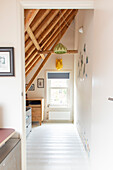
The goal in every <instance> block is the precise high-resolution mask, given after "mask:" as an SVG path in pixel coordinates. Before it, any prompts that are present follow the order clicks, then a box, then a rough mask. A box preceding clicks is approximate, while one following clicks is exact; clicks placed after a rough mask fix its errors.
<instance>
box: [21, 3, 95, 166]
mask: <svg viewBox="0 0 113 170" xmlns="http://www.w3.org/2000/svg"><path fill="white" fill-rule="evenodd" d="M66 4H67V3H66ZM66 4H65V6H66ZM78 4H79V3H78ZM84 4H85V3H84ZM84 4H81V5H80V6H79V5H77V3H76V4H73V5H72V4H71V6H70V5H69V4H67V6H66V7H65V8H68V7H69V6H70V8H73V6H77V7H76V8H93V4H92V3H91V4H85V5H84ZM46 5H47V6H48V4H46ZM23 6H24V8H26V7H27V8H29V7H30V6H32V8H33V6H34V5H32V3H30V4H26V3H23ZM35 6H37V7H38V8H39V6H40V8H42V7H43V5H42V4H40V3H38V4H37V3H36V4H35ZM41 6H42V7H41ZM44 6H45V5H44ZM49 6H51V4H49ZM54 6H57V7H58V6H59V8H61V7H64V4H59V5H58V4H56V5H55V4H54ZM84 6H85V7H84ZM86 6H87V7H86ZM51 8H52V9H53V8H54V7H53V6H52V7H51ZM24 122H25V121H24ZM24 144H25V143H24ZM23 146H24V145H23ZM23 150H24V151H25V148H24V147H23ZM24 153H25V152H24ZM23 166H24V167H25V162H24V165H23ZM24 169H25V168H24Z"/></svg>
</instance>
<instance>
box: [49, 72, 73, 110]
mask: <svg viewBox="0 0 113 170" xmlns="http://www.w3.org/2000/svg"><path fill="white" fill-rule="evenodd" d="M48 73H69V74H70V77H69V84H68V87H50V86H49V85H48ZM70 79H71V71H62V72H58V71H47V72H46V82H47V86H46V99H47V105H49V108H70ZM48 86H49V87H48ZM48 89H68V93H67V105H65V106H62V105H50V98H49V97H50V90H48Z"/></svg>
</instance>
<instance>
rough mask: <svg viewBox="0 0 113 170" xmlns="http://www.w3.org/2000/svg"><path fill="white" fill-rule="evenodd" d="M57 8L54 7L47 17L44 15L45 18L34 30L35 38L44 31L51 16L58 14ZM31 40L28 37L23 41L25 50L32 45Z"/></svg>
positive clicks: (51, 18)
mask: <svg viewBox="0 0 113 170" xmlns="http://www.w3.org/2000/svg"><path fill="white" fill-rule="evenodd" d="M58 12H59V10H58V9H55V10H52V11H51V12H50V13H49V14H48V15H47V17H45V19H44V20H43V21H42V22H41V24H40V25H39V27H38V28H37V29H36V30H35V31H34V36H35V37H36V39H37V38H38V37H39V36H40V34H41V33H42V32H43V31H44V29H45V28H46V27H47V26H48V25H49V23H50V22H51V21H52V20H53V18H54V17H55V16H56V15H57V14H58ZM32 44H33V43H32V41H31V39H30V38H29V39H28V40H27V42H26V43H25V52H27V50H28V49H29V48H30V47H31V45H32Z"/></svg>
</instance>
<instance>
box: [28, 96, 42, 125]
mask: <svg viewBox="0 0 113 170" xmlns="http://www.w3.org/2000/svg"><path fill="white" fill-rule="evenodd" d="M26 106H29V107H31V108H32V122H39V123H40V125H41V123H42V121H43V117H44V99H43V98H33V99H26Z"/></svg>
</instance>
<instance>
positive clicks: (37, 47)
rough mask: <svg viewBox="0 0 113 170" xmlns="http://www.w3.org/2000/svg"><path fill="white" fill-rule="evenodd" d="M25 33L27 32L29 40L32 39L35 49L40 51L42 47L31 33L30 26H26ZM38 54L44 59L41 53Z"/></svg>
mask: <svg viewBox="0 0 113 170" xmlns="http://www.w3.org/2000/svg"><path fill="white" fill-rule="evenodd" d="M27 33H28V34H29V37H30V38H31V40H32V42H33V44H34V45H35V47H36V49H37V50H40V51H41V50H42V49H41V47H40V46H39V44H38V42H37V40H36V38H35V36H34V34H33V32H32V30H31V28H30V27H28V28H27ZM40 55H41V57H42V59H43V60H44V59H45V57H44V55H43V54H40Z"/></svg>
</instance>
